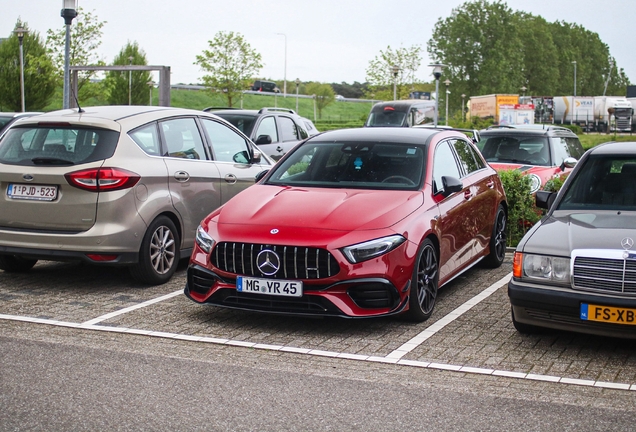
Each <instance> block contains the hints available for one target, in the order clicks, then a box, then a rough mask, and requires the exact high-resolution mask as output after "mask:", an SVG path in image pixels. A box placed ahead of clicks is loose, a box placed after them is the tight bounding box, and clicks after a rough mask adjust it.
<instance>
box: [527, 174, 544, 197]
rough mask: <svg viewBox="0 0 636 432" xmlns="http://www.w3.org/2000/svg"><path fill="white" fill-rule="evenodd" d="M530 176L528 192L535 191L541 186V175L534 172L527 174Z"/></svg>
mask: <svg viewBox="0 0 636 432" xmlns="http://www.w3.org/2000/svg"><path fill="white" fill-rule="evenodd" d="M528 176H529V177H530V193H535V192H536V191H538V190H539V189H540V188H541V177H539V176H538V175H536V174H528Z"/></svg>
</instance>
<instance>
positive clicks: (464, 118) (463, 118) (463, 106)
mask: <svg viewBox="0 0 636 432" xmlns="http://www.w3.org/2000/svg"><path fill="white" fill-rule="evenodd" d="M465 98H466V95H465V94H464V93H462V121H463V122H465V121H466V105H464V99H465Z"/></svg>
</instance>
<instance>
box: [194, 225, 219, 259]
mask: <svg viewBox="0 0 636 432" xmlns="http://www.w3.org/2000/svg"><path fill="white" fill-rule="evenodd" d="M194 240H195V241H196V242H197V244H198V245H199V247H200V248H201V249H203V251H204V252H205V253H208V254H209V253H210V252H212V248H213V247H214V239H213V238H212V237H210V235H209V234H208V233H207V232H205V230H204V229H203V227H202V226H201V225H199V227H198V228H197V234H196V236H195V238H194Z"/></svg>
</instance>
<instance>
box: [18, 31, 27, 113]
mask: <svg viewBox="0 0 636 432" xmlns="http://www.w3.org/2000/svg"><path fill="white" fill-rule="evenodd" d="M22 38H23V36H19V37H18V39H20V96H21V102H22V112H24V111H25V108H24V54H23V52H22Z"/></svg>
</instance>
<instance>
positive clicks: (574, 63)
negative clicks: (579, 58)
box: [572, 61, 576, 96]
mask: <svg viewBox="0 0 636 432" xmlns="http://www.w3.org/2000/svg"><path fill="white" fill-rule="evenodd" d="M572 64H573V65H574V96H576V61H573V62H572Z"/></svg>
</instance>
